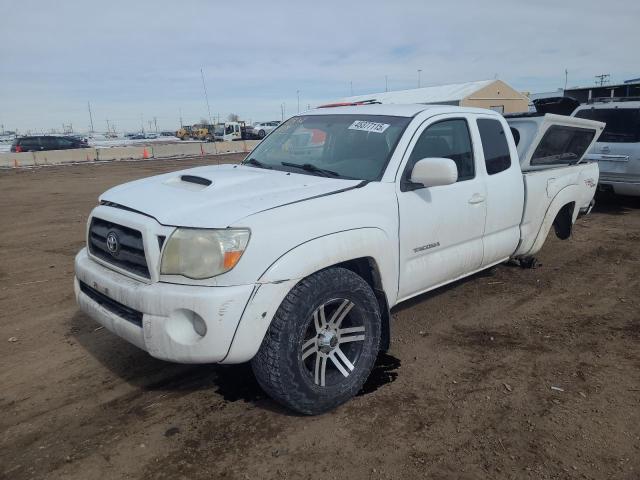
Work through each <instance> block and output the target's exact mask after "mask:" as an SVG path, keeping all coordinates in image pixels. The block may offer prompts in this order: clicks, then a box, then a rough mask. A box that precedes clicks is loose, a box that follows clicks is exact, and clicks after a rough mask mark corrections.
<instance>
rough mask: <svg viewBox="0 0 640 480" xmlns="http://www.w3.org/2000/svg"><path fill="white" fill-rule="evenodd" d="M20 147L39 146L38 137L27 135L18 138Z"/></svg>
mask: <svg viewBox="0 0 640 480" xmlns="http://www.w3.org/2000/svg"><path fill="white" fill-rule="evenodd" d="M20 146H21V147H22V148H40V139H39V138H38V137H28V138H22V139H20Z"/></svg>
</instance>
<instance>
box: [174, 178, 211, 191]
mask: <svg viewBox="0 0 640 480" xmlns="http://www.w3.org/2000/svg"><path fill="white" fill-rule="evenodd" d="M164 184H165V185H171V186H172V187H178V188H183V189H185V190H191V191H199V190H204V189H205V188H207V187H210V186H211V185H213V180H211V179H210V178H206V177H201V176H199V175H180V176H179V177H172V178H170V179H168V180H166V181H165V182H164Z"/></svg>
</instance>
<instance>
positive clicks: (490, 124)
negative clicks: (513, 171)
mask: <svg viewBox="0 0 640 480" xmlns="http://www.w3.org/2000/svg"><path fill="white" fill-rule="evenodd" d="M477 122H478V130H480V139H481V140H482V151H483V152H484V162H485V164H486V166H487V173H488V174H489V175H495V174H496V173H500V172H503V171H505V170H507V169H508V168H509V167H510V166H511V154H510V153H509V144H508V143H507V137H506V136H505V132H504V128H502V123H501V122H500V121H498V120H493V119H490V118H479V119H478V120H477Z"/></svg>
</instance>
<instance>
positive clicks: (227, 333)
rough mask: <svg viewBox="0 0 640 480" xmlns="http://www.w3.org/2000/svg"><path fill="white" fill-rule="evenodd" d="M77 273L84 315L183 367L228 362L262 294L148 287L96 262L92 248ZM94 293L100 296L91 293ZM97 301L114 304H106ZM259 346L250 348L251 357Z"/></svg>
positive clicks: (247, 289) (248, 288) (244, 289)
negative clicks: (135, 315) (134, 315)
mask: <svg viewBox="0 0 640 480" xmlns="http://www.w3.org/2000/svg"><path fill="white" fill-rule="evenodd" d="M75 272H76V277H75V281H74V288H75V294H76V299H77V301H78V305H79V306H80V309H81V310H82V311H84V312H85V313H87V314H88V315H89V316H90V317H92V318H93V319H95V320H96V321H98V323H100V324H101V325H103V326H104V327H105V328H107V329H108V330H110V331H111V332H113V333H115V334H116V335H119V336H120V337H122V338H124V339H125V340H127V341H129V342H131V343H133V344H134V345H136V346H138V347H140V348H142V349H143V350H146V351H147V352H149V354H151V355H152V356H154V357H157V358H161V359H163V360H170V361H175V362H180V363H213V362H222V361H223V360H225V358H226V357H227V355H228V353H229V351H230V349H231V344H232V342H233V340H234V335H235V332H236V330H237V328H238V325H239V323H240V319H241V318H242V316H243V312H244V310H245V308H246V307H247V305H248V303H249V300H250V298H251V297H252V293H253V292H254V290H256V289H257V287H256V285H253V284H251V285H238V286H229V287H207V286H192V285H176V284H170V283H161V282H156V283H151V284H149V283H144V282H141V281H138V280H134V279H132V278H129V277H127V276H126V275H123V274H120V273H117V272H115V271H113V270H111V269H109V268H107V267H105V266H102V265H101V264H99V263H97V262H96V261H94V260H92V259H91V258H89V256H88V254H87V250H86V248H85V249H82V250H81V251H80V252H79V253H78V255H77V256H76V259H75ZM80 282H82V283H83V284H84V285H85V287H84V290H85V291H83V289H81V288H80V285H81V284H80ZM87 287H88V288H87ZM89 291H93V292H98V293H97V294H93V295H91V294H87V293H85V292H89ZM96 296H98V297H100V296H103V297H106V298H108V299H110V300H112V301H113V303H112V304H111V305H109V304H108V303H106V304H105V303H104V302H102V303H101V302H100V301H97V300H96ZM117 304H120V305H121V306H124V307H126V309H130V310H133V311H135V312H139V313H140V314H141V326H139V324H137V323H136V322H134V321H131V320H130V319H127V318H125V317H124V316H122V315H119V314H118V311H117V308H116V309H114V308H113V305H117ZM270 313H271V314H272V312H270ZM270 318H271V315H270V316H269V320H270ZM203 325H204V326H205V328H203ZM258 346H259V343H258V345H256V346H255V347H254V346H252V347H251V348H249V354H251V351H253V353H255V351H254V350H257V348H258Z"/></svg>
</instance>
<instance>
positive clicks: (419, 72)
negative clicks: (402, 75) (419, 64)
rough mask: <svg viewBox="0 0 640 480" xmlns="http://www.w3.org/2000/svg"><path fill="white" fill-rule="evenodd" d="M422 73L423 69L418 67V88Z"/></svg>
mask: <svg viewBox="0 0 640 480" xmlns="http://www.w3.org/2000/svg"><path fill="white" fill-rule="evenodd" d="M421 73H422V69H421V68H419V69H418V88H420V74H421Z"/></svg>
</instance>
